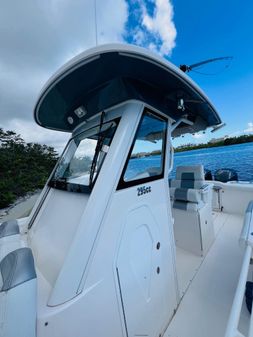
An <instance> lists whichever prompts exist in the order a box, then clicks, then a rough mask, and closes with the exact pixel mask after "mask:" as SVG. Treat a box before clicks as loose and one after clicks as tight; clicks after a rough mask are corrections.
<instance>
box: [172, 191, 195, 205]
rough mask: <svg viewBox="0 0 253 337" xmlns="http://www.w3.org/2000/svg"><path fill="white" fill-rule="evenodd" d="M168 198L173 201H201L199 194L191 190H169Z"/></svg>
mask: <svg viewBox="0 0 253 337" xmlns="http://www.w3.org/2000/svg"><path fill="white" fill-rule="evenodd" d="M170 196H171V197H172V198H173V199H174V200H179V201H190V202H195V203H198V202H200V201H201V193H200V191H199V190H197V189H192V188H175V187H171V188H170Z"/></svg>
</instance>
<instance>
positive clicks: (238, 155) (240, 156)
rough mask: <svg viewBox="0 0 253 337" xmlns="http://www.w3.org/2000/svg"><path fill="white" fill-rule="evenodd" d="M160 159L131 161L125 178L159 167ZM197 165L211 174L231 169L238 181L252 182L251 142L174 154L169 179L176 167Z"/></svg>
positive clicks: (150, 158)
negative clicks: (147, 168) (148, 168)
mask: <svg viewBox="0 0 253 337" xmlns="http://www.w3.org/2000/svg"><path fill="white" fill-rule="evenodd" d="M160 159H161V158H160V156H152V157H144V158H139V159H131V160H130V162H129V165H128V168H127V171H126V176H125V177H126V178H127V179H131V178H133V177H134V176H135V175H136V174H137V173H138V172H139V173H140V172H142V171H145V168H146V167H147V166H148V167H159V166H160ZM198 164H202V165H204V168H206V169H209V170H210V171H211V172H212V174H214V172H215V171H216V170H217V169H220V168H231V169H234V170H235V171H236V172H237V174H238V179H239V180H241V181H252V182H253V142H252V143H246V144H237V145H229V146H220V147H213V148H206V149H199V150H192V151H185V152H178V153H175V156H174V168H173V170H172V172H171V174H170V178H173V177H175V172H176V167H177V166H180V165H198Z"/></svg>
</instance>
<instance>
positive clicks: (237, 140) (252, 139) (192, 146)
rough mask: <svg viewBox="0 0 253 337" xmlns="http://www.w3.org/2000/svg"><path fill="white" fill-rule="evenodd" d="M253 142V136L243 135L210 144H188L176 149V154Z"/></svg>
mask: <svg viewBox="0 0 253 337" xmlns="http://www.w3.org/2000/svg"><path fill="white" fill-rule="evenodd" d="M250 142H253V135H242V136H238V137H224V138H220V139H215V138H214V139H211V140H210V141H209V142H208V143H201V144H186V145H181V146H178V147H176V148H175V152H183V151H190V150H197V149H204V148H209V147H218V146H226V145H234V144H243V143H250Z"/></svg>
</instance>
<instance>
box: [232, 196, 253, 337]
mask: <svg viewBox="0 0 253 337" xmlns="http://www.w3.org/2000/svg"><path fill="white" fill-rule="evenodd" d="M239 243H240V245H245V246H246V249H245V253H244V258H243V263H242V268H241V273H240V277H239V281H238V285H237V288H236V292H235V296H234V300H233V304H232V308H231V311H230V315H229V320H228V324H227V329H226V334H225V337H246V336H245V335H243V334H242V333H241V332H240V331H239V330H238V325H239V320H240V314H241V308H242V304H243V298H244V292H245V286H246V282H247V277H248V270H249V265H250V260H251V255H252V249H253V201H250V203H249V205H248V207H247V210H246V214H245V216H244V223H243V227H242V231H241V235H240V239H239ZM248 337H253V315H251V317H250V327H249V332H248Z"/></svg>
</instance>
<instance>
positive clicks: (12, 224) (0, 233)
mask: <svg viewBox="0 0 253 337" xmlns="http://www.w3.org/2000/svg"><path fill="white" fill-rule="evenodd" d="M16 234H19V226H18V222H17V220H9V221H5V222H3V223H2V224H1V226H0V239H1V238H3V237H6V236H11V235H16Z"/></svg>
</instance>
